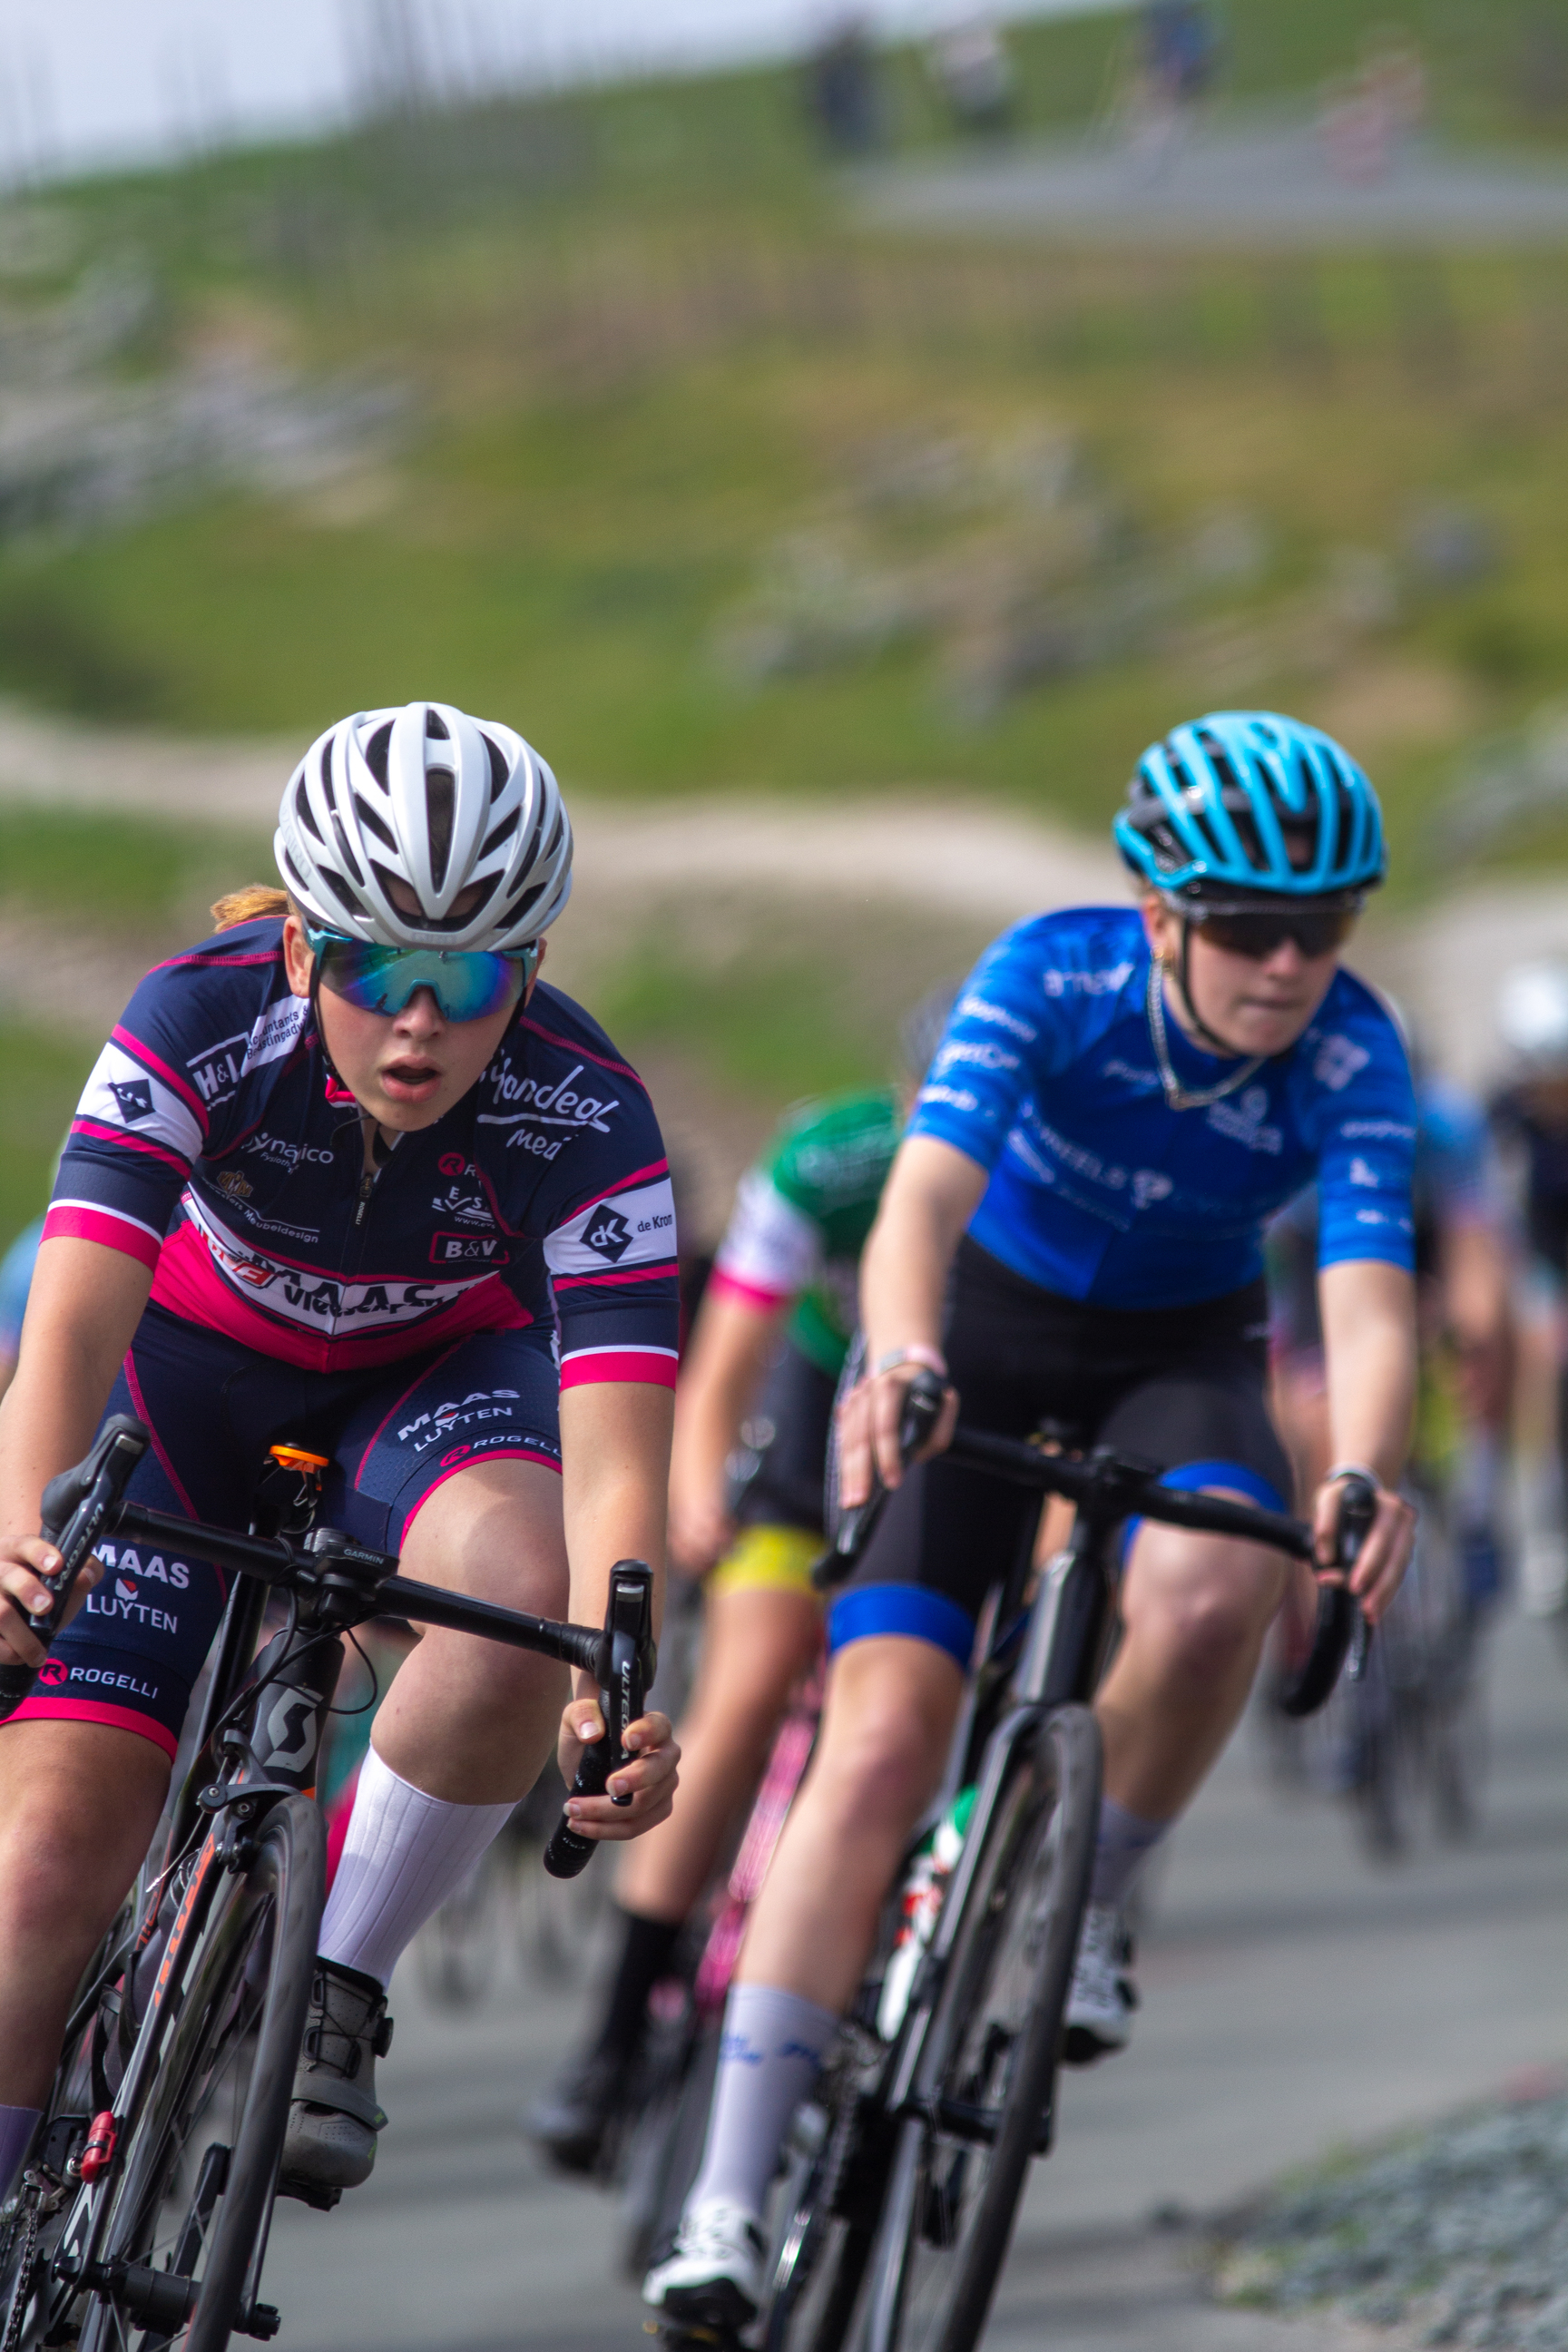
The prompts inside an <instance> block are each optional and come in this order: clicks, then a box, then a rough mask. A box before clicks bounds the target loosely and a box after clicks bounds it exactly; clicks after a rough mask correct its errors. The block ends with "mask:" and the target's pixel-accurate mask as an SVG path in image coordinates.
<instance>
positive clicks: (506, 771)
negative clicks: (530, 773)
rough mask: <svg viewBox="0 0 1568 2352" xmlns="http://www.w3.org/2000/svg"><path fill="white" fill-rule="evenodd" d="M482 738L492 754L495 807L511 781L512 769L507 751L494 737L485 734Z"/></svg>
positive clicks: (491, 800)
mask: <svg viewBox="0 0 1568 2352" xmlns="http://www.w3.org/2000/svg"><path fill="white" fill-rule="evenodd" d="M480 740H481V741H482V742H483V744H484V747H485V750H486V751H488V752H489V755H490V805H491V807H492V808H493V807H494V806H495V803H496V802H497V801H499V800H500V796H501V794H502V793H504V792H505V790H506V788H507V785H508V783H509V782H510V779H511V769H510V766H509V765H508V763H507V756H506V753H505V752H504V751H502V750H501V747H500V744H499V743H498V742H496V741H495V740H494V738H493V737H491V736H489V735H484V736H481V738H480Z"/></svg>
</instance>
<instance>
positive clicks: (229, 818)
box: [0, 701, 1568, 1084]
mask: <svg viewBox="0 0 1568 2352" xmlns="http://www.w3.org/2000/svg"><path fill="white" fill-rule="evenodd" d="M297 756H298V747H297V746H296V745H294V744H286V743H282V742H279V743H266V742H234V741H212V742H207V743H204V742H200V741H197V740H191V739H184V738H181V739H176V738H173V737H170V738H162V737H157V736H153V735H148V734H142V733H133V732H130V731H125V730H111V729H99V728H91V727H85V726H82V725H80V724H78V723H75V722H72V721H69V720H66V719H46V718H41V717H39V716H37V714H35V713H32V712H29V711H25V710H23V709H20V708H19V707H18V706H16V704H14V703H5V702H3V701H0V797H4V798H6V799H14V800H15V799H27V800H40V801H46V802H48V803H52V804H54V805H56V806H58V805H60V804H62V803H63V804H67V805H71V806H75V807H102V808H110V807H113V808H120V809H124V810H138V811H143V812H145V813H146V814H149V815H156V816H163V817H169V816H180V815H188V816H192V817H199V818H200V819H202V820H203V821H204V822H205V824H232V825H233V826H235V827H236V828H237V829H240V830H243V831H246V832H247V833H249V834H251V835H253V836H254V835H258V834H260V833H263V832H270V830H271V827H272V824H273V823H274V821H275V818H276V814H277V807H278V798H279V793H280V791H281V789H282V785H283V783H284V782H285V780H286V778H287V776H288V773H289V767H290V765H291V763H292V761H293V760H294V759H295V758H296V757H297ZM572 809H573V820H574V824H575V826H576V829H577V835H578V843H579V855H578V863H577V874H578V881H577V890H576V896H575V899H574V914H575V915H576V916H578V917H579V918H581V917H584V916H586V917H588V919H590V921H594V922H595V923H598V922H600V921H605V920H608V921H613V920H616V919H624V917H625V916H626V914H627V913H628V912H629V911H631V909H632V908H634V907H635V905H636V904H637V902H638V901H639V900H646V901H655V900H662V901H664V902H666V903H668V900H669V898H671V896H672V894H674V893H676V892H679V893H682V894H684V895H685V898H686V903H687V907H688V908H689V915H688V918H687V919H689V921H690V922H691V923H692V924H700V922H701V920H702V917H703V913H704V908H705V902H706V901H707V900H708V899H710V898H712V897H714V896H716V895H717V894H720V893H722V892H731V893H733V892H736V891H748V892H749V891H755V892H757V893H758V894H760V895H763V896H770V897H777V898H799V899H803V900H806V901H809V902H812V903H815V904H817V905H820V904H821V902H822V901H823V900H824V899H828V900H833V901H839V902H842V903H843V905H844V906H845V908H846V909H848V908H852V907H854V906H856V905H860V906H867V905H870V904H872V903H877V904H880V905H882V906H898V905H902V906H904V907H907V908H910V909H911V910H913V909H928V910H930V911H931V912H932V913H938V914H942V915H944V916H947V917H949V918H975V917H981V918H984V919H986V920H987V921H991V922H994V923H995V924H996V926H997V927H998V928H1000V926H1001V925H1003V924H1004V923H1007V922H1011V921H1015V920H1016V919H1017V918H1018V917H1019V916H1021V915H1026V914H1029V913H1032V912H1035V911H1036V910H1037V909H1039V908H1047V907H1052V906H1065V905H1070V904H1072V903H1074V902H1075V901H1083V900H1086V899H1088V900H1110V901H1112V902H1120V901H1121V900H1122V898H1124V896H1125V892H1126V877H1125V876H1124V874H1123V872H1122V869H1121V864H1120V861H1119V860H1118V859H1117V857H1116V856H1115V855H1114V853H1113V852H1112V850H1111V848H1110V844H1109V843H1108V842H1107V843H1104V844H1101V843H1099V842H1096V841H1094V840H1092V839H1090V838H1089V837H1087V836H1086V835H1081V834H1077V833H1072V832H1069V831H1068V829H1067V828H1066V827H1063V826H1057V825H1052V824H1045V823H1042V822H1040V821H1039V820H1037V819H1035V818H1032V817H1028V816H1024V815H1020V814H1015V813H1013V812H1011V811H1008V810H1005V809H1002V808H997V807H994V806H988V805H987V804H986V803H984V802H981V801H977V800H971V799H968V798H966V797H964V796H963V794H962V793H961V792H960V791H959V790H958V789H957V788H955V789H954V791H953V792H952V794H950V795H949V796H947V797H945V798H943V797H942V796H940V795H938V794H935V793H931V792H930V791H929V790H925V791H921V792H919V793H910V794H909V795H907V796H900V795H894V794H891V793H886V794H880V795H878V796H876V797H872V796H869V795H868V796H866V797H863V798H857V799H851V798H848V797H844V798H841V799H838V800H837V801H834V800H827V801H822V800H811V801H799V802H788V801H784V800H782V799H770V798H768V797H766V796H761V797H756V798H750V799H741V798H737V797H734V796H731V797H727V798H710V799H702V800H696V799H693V800H673V801H661V802H653V803H649V802H645V801H620V802H617V801H611V800H608V799H596V798H595V797H594V796H593V795H592V794H587V793H574V794H573V798H572ZM1542 955H1562V956H1568V887H1563V885H1562V884H1559V883H1554V882H1551V881H1546V882H1539V881H1536V882H1528V883H1525V882H1521V883H1517V884H1515V883H1510V882H1506V881H1499V882H1486V883H1481V884H1479V885H1475V886H1472V887H1462V888H1458V889H1456V890H1454V891H1452V892H1450V893H1448V894H1446V895H1445V897H1444V898H1441V899H1440V900H1438V901H1436V902H1435V903H1433V904H1431V905H1428V906H1427V907H1426V908H1423V909H1422V910H1421V911H1420V912H1418V913H1416V914H1414V915H1409V916H1404V917H1401V918H1397V919H1379V920H1375V921H1373V922H1369V924H1368V927H1367V930H1366V933H1365V935H1364V938H1363V941H1362V942H1361V946H1360V952H1359V953H1358V955H1357V957H1356V961H1357V963H1358V965H1359V966H1360V967H1361V968H1363V969H1364V970H1366V971H1368V972H1369V973H1370V974H1371V975H1372V976H1373V978H1375V979H1377V980H1378V981H1379V982H1382V983H1384V985H1387V986H1389V987H1392V988H1393V989H1394V990H1395V991H1396V992H1397V993H1398V994H1399V996H1400V997H1401V999H1402V1001H1403V1002H1404V1003H1405V1006H1406V1008H1407V1009H1408V1011H1409V1012H1410V1013H1411V1014H1412V1015H1413V1017H1414V1018H1415V1021H1416V1023H1417V1024H1418V1025H1419V1027H1420V1029H1421V1031H1422V1034H1423V1042H1424V1044H1425V1045H1426V1050H1427V1052H1428V1053H1429V1054H1430V1055H1431V1056H1432V1058H1433V1059H1434V1060H1435V1061H1436V1062H1437V1063H1439V1064H1441V1065H1442V1066H1443V1067H1445V1068H1446V1069H1447V1070H1449V1071H1450V1072H1451V1073H1452V1074H1453V1075H1454V1076H1458V1077H1461V1078H1464V1079H1466V1080H1467V1081H1468V1082H1470V1083H1476V1084H1480V1083H1485V1081H1486V1079H1487V1077H1488V1075H1489V1065H1490V1062H1491V1059H1492V1038H1491V1008H1492V1005H1493V1003H1494V1001H1495V998H1496V994H1497V989H1498V984H1499V982H1500V979H1501V977H1502V974H1503V973H1504V971H1507V969H1508V968H1509V966H1510V964H1513V963H1516V962H1518V961H1521V960H1522V959H1524V958H1527V957H1536V956H1542ZM141 969H142V966H141V963H140V962H139V961H137V960H136V958H135V956H134V955H133V954H132V953H129V952H121V951H120V950H116V949H114V948H111V947H108V946H105V947H103V948H101V949H99V950H91V949H89V950H88V951H87V952H86V953H85V954H84V953H83V951H82V950H80V949H79V948H77V947H75V946H72V947H71V948H70V949H69V950H68V951H67V950H66V949H65V948H64V946H63V945H62V943H61V942H60V940H59V938H58V926H50V925H49V924H47V923H45V922H42V921H39V922H34V921H32V920H31V919H28V918H26V917H25V916H22V915H19V914H16V912H14V911H13V912H12V913H10V914H8V915H6V916H5V917H0V1003H5V1004H9V1005H12V1006H14V1007H16V1009H17V1010H19V1011H22V1012H25V1013H38V1014H41V1015H43V1016H46V1017H47V1018H50V1019H53V1020H57V1021H58V1020H64V1021H66V1022H68V1023H69V1024H72V1025H80V1026H83V1027H86V1028H89V1029H96V1028H100V1027H101V1026H102V1025H103V1024H104V1022H105V1021H106V1020H108V1021H112V1020H113V1019H114V1018H115V1017H116V1016H117V1014H118V1013H119V1011H120V1008H121V1005H122V1004H123V1003H124V1001H125V996H126V994H127V992H128V990H129V987H130V985H131V984H132V983H133V982H134V981H135V980H136V979H137V978H138V977H139V976H140V971H141Z"/></svg>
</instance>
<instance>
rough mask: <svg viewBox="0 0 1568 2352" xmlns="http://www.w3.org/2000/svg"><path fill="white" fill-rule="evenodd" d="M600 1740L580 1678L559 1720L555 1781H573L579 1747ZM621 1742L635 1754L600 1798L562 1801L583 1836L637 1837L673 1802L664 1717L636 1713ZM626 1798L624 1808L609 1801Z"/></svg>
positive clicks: (594, 1705) (599, 1724) (675, 1758)
mask: <svg viewBox="0 0 1568 2352" xmlns="http://www.w3.org/2000/svg"><path fill="white" fill-rule="evenodd" d="M604 1736H605V1718H604V1717H603V1716H602V1715H601V1714H600V1712H599V1701H598V1698H597V1696H596V1695H595V1691H594V1689H593V1687H592V1685H591V1684H590V1683H589V1681H588V1678H587V1677H586V1676H585V1675H584V1677H583V1678H582V1687H581V1689H580V1690H579V1692H578V1695H577V1696H576V1697H575V1698H574V1699H572V1700H570V1701H569V1702H568V1704H567V1706H566V1709H565V1712H564V1713H563V1716H562V1717H561V1738H560V1742H559V1745H558V1747H557V1749H556V1754H557V1757H558V1759H559V1760H560V1765H561V1777H562V1779H563V1780H564V1781H565V1783H566V1786H567V1787H568V1789H570V1787H571V1786H572V1783H573V1780H574V1778H575V1777H576V1771H577V1766H578V1763H579V1761H580V1759H581V1758H582V1754H583V1750H584V1748H585V1747H591V1746H592V1745H593V1743H594V1741H595V1739H602V1738H604ZM626 1747H627V1748H628V1749H632V1750H635V1751H636V1752H635V1756H634V1759H633V1761H632V1762H631V1763H629V1764H624V1765H622V1767H621V1769H620V1770H619V1771H618V1772H612V1773H611V1775H610V1780H609V1785H608V1787H607V1788H606V1790H605V1794H604V1795H603V1796H602V1797H571V1798H569V1799H568V1800H567V1804H566V1817H567V1819H568V1821H569V1822H571V1824H572V1827H573V1828H574V1830H576V1831H577V1832H578V1833H579V1835H581V1836H583V1837H585V1838H603V1839H605V1840H612V1839H613V1840H619V1839H623V1838H635V1837H641V1835H642V1833H643V1832H644V1830H651V1829H652V1828H653V1827H654V1825H655V1824H656V1822H662V1821H663V1820H665V1819H666V1817H667V1816H668V1812H669V1810H670V1807H671V1805H672V1804H673V1803H674V1801H675V1785H676V1766H677V1765H678V1764H679V1761H680V1750H679V1748H678V1747H677V1745H676V1742H675V1735H674V1733H673V1731H672V1730H671V1729H670V1723H669V1717H668V1716H667V1715H653V1714H649V1715H639V1716H638V1717H637V1721H636V1722H635V1723H631V1724H628V1725H627V1726H626ZM628 1794H629V1796H630V1798H631V1803H630V1804H629V1805H616V1804H612V1802H611V1799H612V1798H613V1797H623V1796H626V1795H628Z"/></svg>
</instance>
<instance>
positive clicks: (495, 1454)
mask: <svg viewBox="0 0 1568 2352" xmlns="http://www.w3.org/2000/svg"><path fill="white" fill-rule="evenodd" d="M486 1462H537V1463H538V1464H539V1465H540V1467H541V1468H542V1469H544V1470H553V1471H554V1473H555V1475H556V1476H557V1477H558V1478H559V1477H560V1475H561V1465H560V1463H559V1462H557V1461H556V1459H555V1457H554V1456H553V1454H542V1453H541V1452H540V1450H539V1448H538V1446H537V1445H488V1446H486V1448H485V1450H484V1452H483V1453H482V1454H472V1455H471V1456H470V1457H469V1459H468V1461H466V1462H454V1463H453V1465H452V1466H451V1468H450V1469H449V1470H443V1471H442V1473H441V1475H440V1476H439V1477H438V1478H432V1479H431V1481H430V1484H429V1485H428V1486H426V1489H425V1492H424V1493H423V1494H422V1495H421V1496H420V1497H419V1500H418V1501H417V1502H416V1504H415V1506H414V1508H413V1509H412V1510H411V1511H410V1512H409V1514H408V1517H406V1518H405V1520H404V1522H403V1532H402V1534H401V1535H400V1536H399V1537H398V1538H397V1544H398V1549H399V1550H401V1549H402V1548H403V1546H404V1545H405V1543H406V1542H407V1541H408V1530H409V1528H411V1527H412V1526H413V1525H414V1522H415V1520H416V1518H417V1517H419V1514H420V1512H421V1511H422V1510H423V1509H424V1508H425V1506H426V1503H427V1502H428V1501H429V1500H430V1497H431V1496H432V1495H433V1494H434V1493H435V1492H436V1489H437V1486H445V1485H446V1483H447V1479H448V1478H460V1477H461V1476H462V1475H463V1473H464V1471H465V1470H477V1469H479V1467H480V1465H482V1464H483V1463H486Z"/></svg>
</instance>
